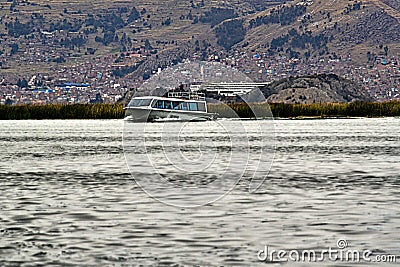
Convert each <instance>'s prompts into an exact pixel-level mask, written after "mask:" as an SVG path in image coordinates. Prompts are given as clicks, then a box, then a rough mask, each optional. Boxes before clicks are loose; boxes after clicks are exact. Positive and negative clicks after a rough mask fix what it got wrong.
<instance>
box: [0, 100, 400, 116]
mask: <svg viewBox="0 0 400 267" xmlns="http://www.w3.org/2000/svg"><path fill="white" fill-rule="evenodd" d="M123 108H124V106H123V105H122V104H73V105H64V104H62V105H61V104H53V105H16V106H5V105H0V120H44V119H47V120H53V119H54V120H56V119H60V120H65V119H122V118H124V116H125V112H124V109H123ZM208 109H209V112H211V113H218V114H219V115H220V117H225V118H255V117H257V118H263V117H267V118H270V117H272V114H273V116H274V117H276V118H296V117H318V118H324V117H398V116H400V101H394V102H384V103H370V102H354V103H329V104H281V103H270V104H265V103H255V104H249V105H248V104H246V103H239V104H229V105H225V104H209V105H208Z"/></svg>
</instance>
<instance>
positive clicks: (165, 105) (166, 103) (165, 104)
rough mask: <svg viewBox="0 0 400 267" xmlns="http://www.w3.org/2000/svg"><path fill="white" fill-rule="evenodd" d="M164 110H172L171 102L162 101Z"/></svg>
mask: <svg viewBox="0 0 400 267" xmlns="http://www.w3.org/2000/svg"><path fill="white" fill-rule="evenodd" d="M164 108H165V109H172V102H171V101H164Z"/></svg>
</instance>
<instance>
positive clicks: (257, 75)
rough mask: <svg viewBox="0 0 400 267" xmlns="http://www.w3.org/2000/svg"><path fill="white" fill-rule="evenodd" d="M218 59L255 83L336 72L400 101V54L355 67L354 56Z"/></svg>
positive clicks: (245, 55) (382, 96) (378, 94)
mask: <svg viewBox="0 0 400 267" xmlns="http://www.w3.org/2000/svg"><path fill="white" fill-rule="evenodd" d="M217 58H218V57H217ZM218 60H219V61H221V62H224V63H226V64H227V65H230V66H232V67H235V68H237V69H240V70H242V71H243V72H244V73H245V74H246V75H248V76H249V77H251V78H252V79H253V81H255V82H263V83H270V82H273V81H277V80H281V79H284V78H288V77H290V76H301V75H313V74H318V73H334V74H337V75H338V76H341V77H344V78H346V79H349V80H352V81H354V82H356V83H358V84H360V85H361V86H362V87H363V88H364V90H366V91H368V93H370V94H371V95H372V96H373V97H375V98H376V99H377V101H391V100H400V54H399V55H397V56H394V57H386V56H378V57H377V58H376V60H375V62H372V63H371V64H370V65H365V66H362V67H357V66H355V64H354V62H353V61H352V59H351V56H347V57H341V58H340V59H338V58H336V59H319V60H303V59H293V58H292V59H290V58H287V57H285V56H273V57H271V56H269V55H267V54H257V53H251V54H250V53H244V52H242V53H239V52H237V53H235V54H234V55H230V56H226V57H224V58H218Z"/></svg>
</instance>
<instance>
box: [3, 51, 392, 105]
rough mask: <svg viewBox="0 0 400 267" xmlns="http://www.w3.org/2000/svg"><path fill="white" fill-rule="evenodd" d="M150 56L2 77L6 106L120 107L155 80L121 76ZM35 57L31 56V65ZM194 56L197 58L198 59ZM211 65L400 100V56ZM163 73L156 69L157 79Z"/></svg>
mask: <svg viewBox="0 0 400 267" xmlns="http://www.w3.org/2000/svg"><path fill="white" fill-rule="evenodd" d="M144 57H146V56H143V55H142V54H141V53H140V54H139V53H134V54H133V53H132V54H131V53H126V54H122V55H121V54H119V55H111V56H105V57H103V58H97V59H96V60H94V61H87V62H84V63H79V64H76V65H73V66H72V67H71V68H62V67H61V68H58V67H57V65H56V66H55V67H53V68H52V69H51V71H50V72H48V73H37V74H36V75H32V76H26V75H23V74H19V73H18V74H17V73H14V74H7V73H2V74H0V80H1V83H0V89H1V94H0V103H1V104H8V105H11V104H13V105H17V104H49V103H115V102H117V101H119V100H120V99H122V98H123V97H124V95H125V93H126V92H127V91H129V90H133V89H137V88H139V87H140V85H141V83H142V82H143V81H144V80H146V79H148V78H149V77H145V76H143V77H132V75H119V73H118V71H116V70H119V68H121V67H126V66H135V64H138V62H140V61H141V60H144V59H145V58H144ZM30 59H31V58H30V57H25V59H21V60H25V63H26V64H29V62H26V61H28V60H30ZM196 59H197V56H196V55H195V54H194V55H193V57H192V58H191V60H196ZM207 60H208V61H218V62H221V63H224V64H226V65H229V66H232V67H235V68H237V69H238V70H240V71H242V72H244V73H245V74H246V75H247V76H249V77H251V78H252V79H253V80H254V81H255V82H273V81H277V80H280V79H283V78H287V77H289V76H300V75H307V74H316V73H334V74H337V75H339V76H342V77H344V78H347V79H349V80H352V81H355V82H357V83H359V84H360V85H362V86H363V88H364V89H365V90H366V91H368V92H369V93H370V94H371V95H372V96H373V97H374V98H375V99H376V100H377V101H390V100H399V99H400V82H399V81H400V66H399V63H400V56H398V57H392V58H386V57H384V56H377V57H376V61H375V62H374V63H373V65H371V66H364V67H356V66H354V65H353V63H352V60H351V58H350V57H342V58H340V59H339V58H336V59H328V60H326V59H320V60H318V61H317V60H314V61H313V60H310V61H306V60H302V59H294V58H287V57H285V56H282V57H279V56H274V57H271V56H268V55H266V54H265V53H264V54H262V53H260V54H258V53H246V52H239V51H235V52H234V53H232V54H230V55H223V54H221V55H219V54H215V55H210V56H208V58H207ZM159 71H160V69H157V70H152V75H157V72H159Z"/></svg>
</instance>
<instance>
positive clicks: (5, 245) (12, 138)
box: [0, 118, 400, 266]
mask: <svg viewBox="0 0 400 267" xmlns="http://www.w3.org/2000/svg"><path fill="white" fill-rule="evenodd" d="M237 123H242V122H237ZM243 123H245V124H248V125H249V126H251V125H252V124H255V122H252V121H247V122H243ZM274 124H275V131H276V154H275V161H274V163H273V165H272V168H271V171H270V175H269V177H268V179H267V181H266V182H265V183H264V184H263V186H262V187H261V188H260V189H259V190H258V191H257V192H256V193H253V194H251V193H249V192H248V190H247V189H248V185H247V183H246V181H242V182H241V183H239V185H238V186H237V187H236V188H235V190H234V191H233V192H232V193H231V194H229V195H227V196H226V197H224V198H223V199H221V200H219V201H217V202H215V203H213V204H210V205H207V206H204V207H199V208H195V209H184V208H175V207H172V206H167V205H164V204H162V203H159V202H157V201H155V200H153V199H152V198H150V197H148V196H147V195H146V194H145V193H143V191H142V190H141V189H140V188H139V187H138V186H137V185H136V184H135V181H134V179H133V177H132V176H131V175H130V173H129V170H128V168H127V166H126V164H125V157H124V154H123V153H124V150H123V146H122V132H123V127H124V122H123V121H0V144H1V149H0V155H1V159H2V160H1V162H0V265H1V266H32V265H39V264H43V265H44V266H57V265H62V266H68V265H71V266H83V265H84V266H136V265H145V266H150V265H152V266H157V265H162V266H168V265H176V266H186V265H200V266H210V265H212V266H221V265H224V266H254V265H258V264H260V265H263V264H264V263H260V262H259V261H258V259H257V252H258V251H259V250H261V249H264V247H265V245H268V246H270V247H271V248H274V249H286V250H290V249H298V250H304V249H316V250H322V249H327V248H329V247H336V242H337V240H339V239H346V240H347V241H348V243H349V247H351V248H353V249H369V250H372V251H374V254H397V255H400V235H399V232H400V119H395V118H388V119H349V120H278V121H275V123H274ZM189 127H193V132H196V131H198V130H199V129H202V130H204V128H205V124H204V123H193V124H192V125H190V126H189ZM213 134H214V135H215V133H213ZM221 140H222V141H221V142H224V140H223V138H222V139H221ZM250 147H251V143H250ZM183 149H184V148H183ZM157 151H158V150H157V149H155V150H154V151H148V153H159V152H157ZM186 152H187V151H186ZM151 156H153V157H154V158H157V155H153V154H152V155H151ZM136 175H140V172H139V173H137V172H136ZM142 175H146V174H145V173H143V174H142ZM398 261H400V259H398ZM275 264H276V265H278V266H279V265H285V266H292V265H293V263H275ZM323 264H324V265H331V266H341V263H338V262H336V263H335V262H329V261H326V262H325V263H323ZM323 264H322V263H320V264H318V265H323ZM300 265H301V264H300ZM304 265H307V264H304ZM360 265H369V266H374V265H375V264H374V263H369V264H368V263H366V262H364V263H361V264H360Z"/></svg>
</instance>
